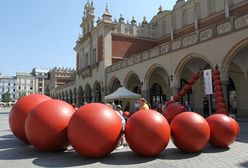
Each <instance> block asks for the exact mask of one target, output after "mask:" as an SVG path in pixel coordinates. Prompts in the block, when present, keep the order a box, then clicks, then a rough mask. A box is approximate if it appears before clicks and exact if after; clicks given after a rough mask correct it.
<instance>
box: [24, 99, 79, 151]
mask: <svg viewBox="0 0 248 168" xmlns="http://www.w3.org/2000/svg"><path fill="white" fill-rule="evenodd" d="M74 112H75V109H74V108H73V107H72V106H71V105H70V104H68V103H66V102H64V101H61V100H48V101H45V102H42V103H40V104H39V105H37V106H35V107H34V108H33V109H32V111H31V112H30V113H29V114H28V116H27V119H26V123H25V131H26V135H27V138H28V140H29V142H30V143H31V144H32V145H33V146H34V147H35V148H37V149H38V150H40V151H59V150H61V149H65V148H66V146H68V139H67V127H68V123H69V120H70V118H71V116H72V115H73V113H74Z"/></svg>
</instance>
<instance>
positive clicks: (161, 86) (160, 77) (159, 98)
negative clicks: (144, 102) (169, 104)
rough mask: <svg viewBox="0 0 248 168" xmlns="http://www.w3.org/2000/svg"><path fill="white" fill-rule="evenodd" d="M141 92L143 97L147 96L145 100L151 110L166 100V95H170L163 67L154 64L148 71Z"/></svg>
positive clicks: (168, 82) (167, 78)
mask: <svg viewBox="0 0 248 168" xmlns="http://www.w3.org/2000/svg"><path fill="white" fill-rule="evenodd" d="M142 92H143V95H147V96H146V98H147V99H148V101H149V103H150V105H151V106H152V108H153V107H154V106H156V105H157V104H162V103H163V104H164V103H165V101H166V99H167V97H166V95H170V94H171V89H170V78H169V74H168V71H167V70H166V69H165V67H164V66H162V65H160V64H154V65H152V66H151V67H150V68H149V69H148V71H147V73H146V75H145V79H144V85H143V87H142ZM144 92H145V93H144Z"/></svg>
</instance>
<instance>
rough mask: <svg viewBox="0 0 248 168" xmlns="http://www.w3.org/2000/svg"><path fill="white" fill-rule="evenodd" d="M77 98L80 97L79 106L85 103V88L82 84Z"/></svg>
mask: <svg viewBox="0 0 248 168" xmlns="http://www.w3.org/2000/svg"><path fill="white" fill-rule="evenodd" d="M77 93H78V94H77V99H78V101H77V102H78V106H82V105H83V103H84V90H83V87H82V86H81V85H80V86H79V87H78V92H77Z"/></svg>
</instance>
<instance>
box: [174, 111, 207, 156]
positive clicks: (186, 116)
mask: <svg viewBox="0 0 248 168" xmlns="http://www.w3.org/2000/svg"><path fill="white" fill-rule="evenodd" d="M170 127H171V137H172V141H173V143H174V144H175V146H176V147H178V148H179V149H180V150H182V151H184V152H199V151H200V150H202V149H203V148H204V147H205V146H206V145H207V144H208V141H209V138H210V128H209V126H208V123H207V121H206V120H205V119H204V118H203V117H202V116H201V115H199V114H197V113H194V112H184V113H181V114H178V115H177V116H176V117H175V118H174V119H173V120H172V122H171V124H170Z"/></svg>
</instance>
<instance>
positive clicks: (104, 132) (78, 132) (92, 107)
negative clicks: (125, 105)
mask: <svg viewBox="0 0 248 168" xmlns="http://www.w3.org/2000/svg"><path fill="white" fill-rule="evenodd" d="M121 130H122V123H121V119H120V117H119V116H118V114H117V112H116V111H114V110H113V109H112V108H110V107H109V106H107V105H105V104H100V103H90V104H86V105H84V106H82V107H80V108H79V110H78V111H77V112H76V113H75V114H74V115H73V116H72V118H71V120H70V123H69V126H68V138H69V142H70V143H71V145H72V146H73V148H74V149H75V150H76V151H77V152H79V153H80V154H81V155H83V156H86V157H93V158H96V157H103V156H106V155H108V154H109V153H111V152H112V151H113V150H114V149H115V147H116V146H117V143H118V140H119V137H120V133H121Z"/></svg>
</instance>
